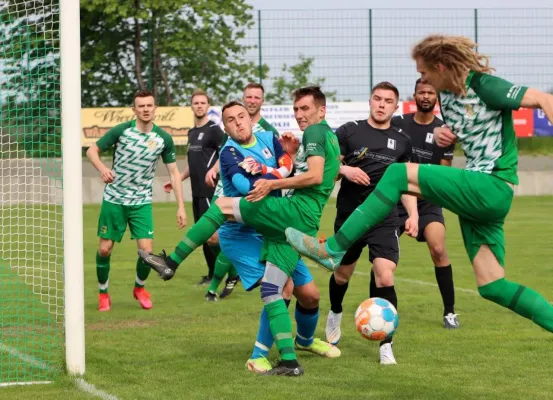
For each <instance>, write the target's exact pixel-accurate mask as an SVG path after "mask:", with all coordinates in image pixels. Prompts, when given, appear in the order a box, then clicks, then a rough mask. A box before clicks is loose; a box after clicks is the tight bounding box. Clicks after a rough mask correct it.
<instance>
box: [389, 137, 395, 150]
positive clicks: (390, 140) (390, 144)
mask: <svg viewBox="0 0 553 400" xmlns="http://www.w3.org/2000/svg"><path fill="white" fill-rule="evenodd" d="M388 148H389V149H392V150H395V149H396V140H395V139H388Z"/></svg>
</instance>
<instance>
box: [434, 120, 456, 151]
mask: <svg viewBox="0 0 553 400" xmlns="http://www.w3.org/2000/svg"><path fill="white" fill-rule="evenodd" d="M456 141H457V136H455V134H454V133H453V132H452V131H451V129H449V127H448V126H446V125H444V126H440V127H436V128H434V142H436V144H437V145H438V146H439V147H447V146H451V145H452V144H453V143H455V142H456Z"/></svg>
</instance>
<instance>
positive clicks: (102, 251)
mask: <svg viewBox="0 0 553 400" xmlns="http://www.w3.org/2000/svg"><path fill="white" fill-rule="evenodd" d="M112 250H113V242H106V243H100V246H98V254H99V255H100V257H108V256H110V255H111V251H112Z"/></svg>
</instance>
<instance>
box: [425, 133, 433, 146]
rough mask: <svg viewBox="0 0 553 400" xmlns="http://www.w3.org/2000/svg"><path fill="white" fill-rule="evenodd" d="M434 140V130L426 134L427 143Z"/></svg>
mask: <svg viewBox="0 0 553 400" xmlns="http://www.w3.org/2000/svg"><path fill="white" fill-rule="evenodd" d="M433 140H434V134H433V133H432V132H428V133H427V134H426V143H430V144H432V141H433Z"/></svg>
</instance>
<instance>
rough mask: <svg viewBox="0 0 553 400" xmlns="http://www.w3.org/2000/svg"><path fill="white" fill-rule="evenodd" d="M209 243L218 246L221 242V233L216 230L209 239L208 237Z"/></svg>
mask: <svg viewBox="0 0 553 400" xmlns="http://www.w3.org/2000/svg"><path fill="white" fill-rule="evenodd" d="M207 244H208V245H210V246H217V245H218V244H219V235H218V234H217V232H215V233H214V234H213V235H212V236H211V237H210V238H209V239H207Z"/></svg>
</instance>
